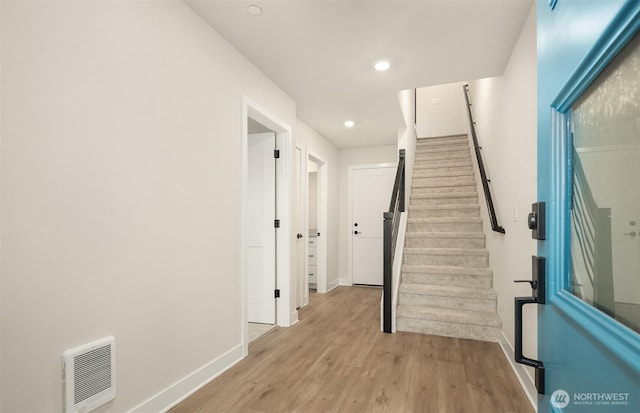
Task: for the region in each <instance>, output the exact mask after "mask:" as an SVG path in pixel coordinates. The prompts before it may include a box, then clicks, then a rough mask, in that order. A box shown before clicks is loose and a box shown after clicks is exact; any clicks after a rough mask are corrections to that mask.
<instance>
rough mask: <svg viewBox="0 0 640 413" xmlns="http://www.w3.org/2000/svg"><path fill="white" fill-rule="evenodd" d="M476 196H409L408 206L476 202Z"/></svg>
mask: <svg viewBox="0 0 640 413" xmlns="http://www.w3.org/2000/svg"><path fill="white" fill-rule="evenodd" d="M477 203H478V196H477V195H472V196H469V197H462V198H447V197H443V198H413V197H412V198H411V202H410V206H414V205H415V206H425V205H454V204H455V205H460V204H477Z"/></svg>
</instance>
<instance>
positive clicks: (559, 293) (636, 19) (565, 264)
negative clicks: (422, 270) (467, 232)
mask: <svg viewBox="0 0 640 413" xmlns="http://www.w3.org/2000/svg"><path fill="white" fill-rule="evenodd" d="M626 9H627V10H623V11H622V12H621V13H620V14H618V18H617V19H616V20H615V21H614V22H612V23H611V25H610V28H614V29H617V30H608V31H606V32H605V33H604V35H603V36H602V37H601V38H600V40H599V41H598V43H597V44H596V46H595V47H594V48H593V49H592V50H591V51H590V52H589V53H588V55H587V56H586V58H585V59H584V60H583V62H582V63H581V64H580V65H579V66H578V67H577V69H576V70H575V72H574V73H573V74H572V76H571V77H570V78H569V80H568V81H567V82H566V83H565V87H564V88H563V89H562V90H561V91H560V93H559V94H558V96H557V97H556V98H555V99H554V100H553V101H552V103H551V142H552V146H553V152H554V154H553V155H552V157H551V165H552V168H551V171H550V175H551V176H550V182H551V188H549V191H548V195H549V196H550V202H549V204H550V208H548V209H547V211H548V220H549V223H550V225H551V228H550V232H551V233H552V234H553V238H554V239H556V240H557V242H554V243H552V245H550V246H549V249H548V250H547V251H548V252H547V254H549V253H550V257H551V259H547V263H548V268H547V274H548V276H547V294H548V300H550V301H552V302H553V304H555V305H556V307H557V308H558V309H559V310H560V311H561V312H562V313H564V315H565V316H566V317H568V318H569V319H571V320H573V321H574V322H575V323H576V324H577V325H581V326H589V328H588V329H587V328H584V332H585V334H586V335H588V336H589V337H591V338H593V339H594V340H595V341H597V342H598V343H600V344H601V345H603V346H605V347H606V348H608V349H609V351H610V352H611V353H612V354H614V355H615V356H617V357H619V358H620V359H621V360H623V361H624V362H625V363H627V364H629V365H630V366H633V368H635V369H637V370H640V358H638V357H637V354H640V347H638V345H637V343H634V341H636V339H635V337H634V335H635V333H633V332H631V330H630V329H628V328H626V327H622V326H621V325H620V324H618V323H617V322H615V320H613V319H612V318H611V317H609V316H607V315H606V314H604V313H603V312H601V311H599V310H597V309H596V308H595V307H593V306H591V305H589V304H587V303H586V302H584V301H582V300H580V299H579V298H578V297H576V296H575V295H573V294H571V293H570V292H569V291H568V290H569V289H570V283H571V280H570V268H571V258H570V257H571V254H570V252H567V251H570V245H571V244H570V243H571V205H570V202H571V198H572V196H571V191H572V176H573V174H572V170H571V169H570V168H572V161H571V156H572V155H571V154H572V152H571V145H572V143H571V139H570V138H569V136H570V135H569V133H570V131H569V127H570V125H569V118H568V115H567V112H568V111H569V110H570V108H571V107H572V106H573V104H574V103H575V102H576V101H577V100H578V99H579V98H580V97H581V96H582V94H583V93H584V92H585V91H586V90H587V88H588V87H589V86H590V85H591V84H592V83H593V81H594V80H595V79H596V78H597V77H598V75H600V73H601V72H602V71H603V70H604V69H605V68H606V67H607V66H608V65H609V63H610V62H611V61H612V60H613V59H614V58H615V57H616V56H617V55H618V53H619V52H620V51H621V50H622V48H624V46H625V45H626V44H627V43H628V41H629V40H631V38H632V37H633V36H634V34H635V33H636V31H638V30H640V7H639V5H635V6H632V7H627V8H626ZM567 165H568V166H569V167H566V166H567Z"/></svg>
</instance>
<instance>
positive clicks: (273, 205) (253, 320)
mask: <svg viewBox="0 0 640 413" xmlns="http://www.w3.org/2000/svg"><path fill="white" fill-rule="evenodd" d="M247 130H248V137H247V198H246V205H245V211H246V216H245V220H246V237H245V241H246V243H245V248H246V261H245V263H246V272H247V317H248V323H249V325H248V328H249V343H251V342H252V341H254V340H256V339H257V338H259V337H260V336H262V335H263V334H265V333H267V332H268V331H270V330H271V329H272V328H273V327H275V324H276V298H275V295H274V290H275V289H276V288H277V287H276V286H277V282H276V265H277V264H276V262H277V260H276V230H277V228H275V226H274V220H275V219H277V216H276V210H277V199H276V175H277V173H276V162H277V159H275V158H274V151H275V150H276V133H275V131H273V130H271V129H269V128H268V127H266V126H264V125H262V124H261V123H260V122H258V121H256V120H255V119H253V118H251V117H249V118H247Z"/></svg>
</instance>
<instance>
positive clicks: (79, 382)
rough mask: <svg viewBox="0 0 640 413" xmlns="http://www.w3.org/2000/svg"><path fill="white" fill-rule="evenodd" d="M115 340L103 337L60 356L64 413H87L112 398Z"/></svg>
mask: <svg viewBox="0 0 640 413" xmlns="http://www.w3.org/2000/svg"><path fill="white" fill-rule="evenodd" d="M115 361H116V339H115V338H114V337H105V338H102V339H100V340H96V341H93V342H91V343H88V344H85V345H82V346H78V347H75V348H72V349H69V350H67V351H65V352H64V353H63V354H62V387H63V391H64V411H65V413H76V412H77V413H86V412H90V411H92V410H94V409H96V408H98V407H100V406H102V405H103V404H105V403H107V402H109V401H110V400H113V399H114V398H115V397H116V375H115V370H116V363H115Z"/></svg>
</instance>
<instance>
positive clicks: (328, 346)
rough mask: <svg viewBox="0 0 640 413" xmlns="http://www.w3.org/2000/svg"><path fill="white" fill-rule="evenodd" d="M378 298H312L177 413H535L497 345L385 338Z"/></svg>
mask: <svg viewBox="0 0 640 413" xmlns="http://www.w3.org/2000/svg"><path fill="white" fill-rule="evenodd" d="M380 294H381V290H380V289H374V288H365V287H339V288H337V289H335V290H333V291H332V292H330V293H329V294H326V295H319V294H313V295H312V296H311V303H310V305H309V306H307V307H306V308H304V309H301V310H300V315H299V317H300V320H301V321H300V322H299V323H298V324H297V325H295V326H293V327H291V328H278V329H276V330H274V331H272V332H270V333H269V334H267V335H265V336H263V337H261V338H259V339H258V340H257V341H255V342H254V343H253V344H252V345H251V346H250V347H249V356H248V357H247V358H246V359H244V360H243V361H242V362H240V363H238V364H237V365H236V366H234V367H233V368H231V369H230V370H228V371H227V372H225V373H224V374H223V375H221V376H220V377H218V378H217V379H215V380H213V381H212V382H211V383H209V384H208V385H206V386H204V387H203V388H202V389H200V390H199V391H197V392H196V393H194V394H193V395H192V396H190V397H189V398H187V399H186V400H185V401H183V402H182V403H180V404H179V405H177V406H176V407H175V408H173V409H172V410H171V412H172V413H182V412H185V413H197V412H247V413H271V412H273V413H276V412H277V413H285V412H305V413H315V412H318V413H323V412H345V413H348V412H357V413H364V412H393V413H396V412H398V413H400V412H416V413H432V412H433V413H456V412H461V413H508V412H526V413H533V412H534V410H533V409H532V407H531V405H530V404H529V402H528V401H527V399H526V397H525V394H524V392H523V391H522V389H521V388H520V385H519V384H518V381H517V379H516V377H515V375H514V373H513V371H512V370H511V368H510V366H509V365H508V362H507V360H506V359H505V356H504V355H503V353H502V350H501V349H500V348H499V346H498V344H495V343H486V342H481V341H473V340H462V339H455V338H445V337H437V336H428V335H421V334H412V333H397V334H384V333H382V332H380V320H379V317H380V316H379V314H380V311H379V306H380Z"/></svg>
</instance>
